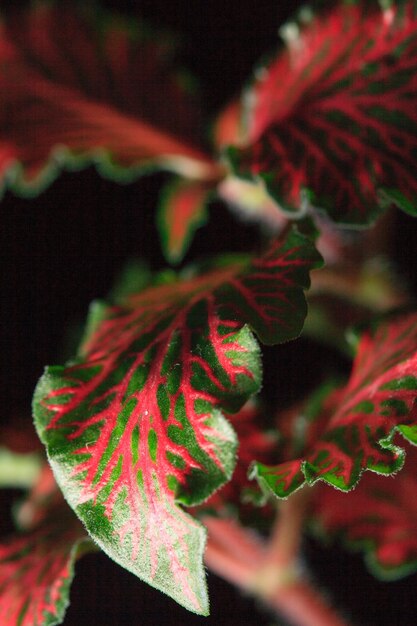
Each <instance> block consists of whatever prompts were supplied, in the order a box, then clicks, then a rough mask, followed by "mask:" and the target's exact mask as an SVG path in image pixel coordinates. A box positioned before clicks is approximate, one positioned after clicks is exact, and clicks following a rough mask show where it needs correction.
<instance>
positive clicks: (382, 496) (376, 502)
mask: <svg viewBox="0 0 417 626" xmlns="http://www.w3.org/2000/svg"><path fill="white" fill-rule="evenodd" d="M416 463H417V448H415V447H412V446H407V448H406V462H405V465H404V468H403V469H402V471H401V472H400V473H399V474H398V475H396V476H395V477H393V478H392V477H386V476H379V475H377V474H374V473H368V474H367V475H366V476H364V477H363V479H362V481H361V483H360V484H359V485H358V486H357V488H356V489H354V490H353V491H352V492H351V493H349V494H348V495H346V494H343V493H340V491H336V490H335V489H329V487H327V486H326V485H320V487H319V489H318V490H317V492H316V493H315V494H314V498H313V502H312V504H313V507H314V508H313V514H314V525H315V527H316V528H317V527H318V530H319V535H320V536H321V537H323V538H324V539H327V538H328V536H329V535H334V534H336V533H337V534H338V535H340V536H341V537H342V538H343V540H344V542H345V543H346V544H347V546H349V547H352V548H353V549H358V548H359V549H361V550H363V551H364V552H365V554H366V560H367V564H368V566H369V568H370V569H371V571H372V572H373V573H375V575H376V576H378V577H379V578H383V579H389V580H392V579H396V578H400V577H402V576H404V575H406V574H409V573H410V572H412V571H415V570H416V569H417V501H416V500H415V498H414V493H415V491H416V487H417V485H416V482H417V473H416Z"/></svg>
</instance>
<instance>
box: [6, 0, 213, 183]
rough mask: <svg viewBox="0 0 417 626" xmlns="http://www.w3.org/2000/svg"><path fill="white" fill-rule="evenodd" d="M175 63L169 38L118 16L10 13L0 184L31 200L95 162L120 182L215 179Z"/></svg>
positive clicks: (81, 11)
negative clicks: (156, 177) (168, 175)
mask: <svg viewBox="0 0 417 626" xmlns="http://www.w3.org/2000/svg"><path fill="white" fill-rule="evenodd" d="M171 66H172V45H171V43H170V41H169V39H168V38H167V35H166V33H162V34H160V36H155V34H152V33H150V32H148V31H147V29H146V28H145V27H144V26H143V25H142V24H136V23H135V22H133V21H131V20H130V21H128V20H127V19H126V20H123V19H122V18H121V17H120V16H111V15H109V14H105V13H102V12H100V11H97V10H94V9H91V10H88V7H84V8H81V7H80V6H79V5H78V6H77V5H76V6H75V7H74V6H73V7H72V8H71V7H70V6H69V5H68V4H62V3H61V4H59V5H58V4H57V5H56V6H54V5H53V3H50V2H45V1H44V2H39V3H36V4H34V5H33V7H32V8H31V9H30V10H28V11H26V12H25V11H17V12H16V11H15V12H13V13H12V14H11V15H10V16H8V17H7V19H4V21H3V22H2V23H0V93H1V96H0V181H2V183H3V184H4V185H6V186H9V187H10V188H12V189H14V190H15V191H17V192H19V193H22V194H33V193H37V192H38V191H39V190H40V189H41V188H42V187H44V186H46V185H47V184H49V183H50V181H51V180H52V179H53V178H55V176H56V175H57V173H58V171H59V169H60V168H62V167H64V166H65V167H68V168H80V167H83V166H85V165H88V164H91V163H94V164H95V165H96V167H97V168H98V170H99V171H100V172H102V173H103V174H105V175H108V176H111V177H115V178H116V179H118V180H131V179H133V178H135V177H136V176H138V175H139V174H140V173H142V172H143V171H144V170H146V169H149V168H150V167H162V168H166V169H169V170H173V171H176V172H180V173H183V174H185V175H186V176H189V177H191V178H192V177H196V178H199V177H202V178H206V177H208V178H210V177H213V176H215V175H216V171H217V166H215V165H214V164H213V162H212V160H211V159H210V158H209V157H207V156H206V155H205V153H204V152H203V151H202V150H201V149H200V147H199V145H200V144H199V138H198V135H199V130H200V127H201V123H200V111H199V107H198V106H197V104H196V102H195V100H194V99H193V97H191V95H190V93H188V92H187V88H186V80H185V77H184V74H180V73H179V72H177V73H174V72H173V71H172V69H171ZM188 91H189V90H188Z"/></svg>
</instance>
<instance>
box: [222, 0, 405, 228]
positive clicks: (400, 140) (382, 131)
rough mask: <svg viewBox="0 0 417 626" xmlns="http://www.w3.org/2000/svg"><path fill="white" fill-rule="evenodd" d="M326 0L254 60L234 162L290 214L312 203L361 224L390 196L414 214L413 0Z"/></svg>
mask: <svg viewBox="0 0 417 626" xmlns="http://www.w3.org/2000/svg"><path fill="white" fill-rule="evenodd" d="M325 4H326V6H327V8H328V10H327V11H322V12H320V13H318V14H317V15H313V14H312V13H311V12H309V11H307V10H304V11H303V12H302V14H301V17H302V18H303V19H302V20H301V21H299V22H294V23H292V24H289V25H287V26H286V28H285V29H283V32H284V35H285V39H286V46H285V47H284V49H283V50H281V51H280V52H279V54H278V55H277V56H275V57H274V58H272V60H271V61H270V62H269V63H268V64H267V65H266V66H264V67H261V68H259V69H258V70H257V72H256V79H255V81H254V83H253V85H252V87H251V88H250V90H249V92H248V93H247V94H245V100H244V102H245V103H246V110H244V111H243V114H242V115H243V116H244V119H245V120H246V121H247V127H246V137H245V145H242V142H240V143H239V144H238V145H237V146H234V147H233V148H231V149H230V150H229V153H228V154H229V160H230V163H231V166H232V169H233V170H234V171H235V172H236V173H237V174H238V175H239V176H242V177H244V178H246V177H249V178H252V179H255V180H261V181H262V182H263V183H264V184H265V185H266V188H267V190H268V192H269V193H270V194H271V196H272V197H273V198H274V199H275V201H276V202H277V204H278V205H279V206H280V207H281V208H282V209H283V210H285V211H287V212H288V213H289V214H292V215H294V214H295V213H300V212H301V213H302V212H303V211H305V210H307V208H308V207H309V206H310V205H313V206H315V207H318V208H320V209H322V210H325V211H326V212H328V213H329V215H331V217H332V218H333V219H334V220H336V221H338V222H342V223H347V224H364V223H368V222H370V221H372V220H373V219H374V218H375V217H376V215H377V214H378V212H380V210H381V208H383V207H386V206H387V205H389V204H391V203H393V204H396V205H398V206H399V207H400V208H402V209H403V210H405V211H407V212H408V213H411V214H413V215H415V214H416V213H417V183H416V181H417V158H416V154H417V116H416V104H417V72H416V68H417V35H416V33H417V7H416V4H415V2H414V0H407V1H406V2H400V3H397V4H395V3H393V4H392V5H390V6H389V8H387V9H385V10H383V11H382V10H381V9H380V6H379V3H378V2H377V1H376V0H371V1H370V2H366V3H364V2H358V3H352V2H349V1H347V0H346V1H339V2H338V3H335V4H332V3H325ZM335 5H336V6H335ZM303 20H304V21H303Z"/></svg>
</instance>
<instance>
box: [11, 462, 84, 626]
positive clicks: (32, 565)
mask: <svg viewBox="0 0 417 626" xmlns="http://www.w3.org/2000/svg"><path fill="white" fill-rule="evenodd" d="M18 520H19V522H20V524H21V526H22V531H21V532H20V533H18V534H15V535H13V536H11V537H7V538H3V539H2V540H1V541H0V623H1V624H4V626H54V625H55V624H60V623H62V621H63V618H64V615H65V611H66V608H67V606H68V603H69V589H70V585H71V581H72V578H73V575H74V563H75V560H76V558H77V556H79V554H80V551H81V550H82V545H84V544H85V542H88V540H87V536H86V533H85V531H84V529H83V527H82V525H81V524H80V522H79V521H78V520H77V518H76V517H75V516H74V514H73V513H72V511H71V509H70V508H69V507H68V505H67V504H66V503H65V501H64V499H63V497H62V495H61V494H60V492H59V490H58V488H57V486H56V483H55V479H54V477H53V475H52V472H51V470H50V468H49V467H48V466H46V465H45V466H44V469H43V471H42V473H41V475H40V478H39V480H38V481H37V483H36V485H35V487H34V489H33V491H32V493H31V494H30V496H29V498H28V499H27V500H25V502H24V503H23V504H22V505H21V507H20V509H19V513H18ZM85 545H87V544H85Z"/></svg>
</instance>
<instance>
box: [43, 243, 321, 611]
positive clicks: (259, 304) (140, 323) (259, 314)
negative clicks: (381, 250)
mask: <svg viewBox="0 0 417 626" xmlns="http://www.w3.org/2000/svg"><path fill="white" fill-rule="evenodd" d="M318 263H319V256H318V254H317V252H316V251H315V249H314V247H313V246H312V244H311V243H310V242H309V241H308V240H307V239H305V238H304V237H303V236H302V235H299V234H298V233H297V232H296V231H294V232H291V233H290V234H289V236H288V238H287V239H285V240H280V241H275V242H274V243H273V245H272V246H271V247H270V249H268V250H267V252H266V253H265V254H264V255H263V256H261V257H255V258H251V257H245V258H243V259H242V258H239V259H236V258H235V260H234V261H233V262H229V263H225V260H224V259H223V261H219V264H218V267H217V268H216V269H212V270H211V271H208V272H207V273H205V274H202V275H197V276H195V277H190V278H189V279H188V280H180V279H173V282H169V283H168V284H162V285H156V286H151V287H149V288H147V289H145V290H144V291H143V292H141V293H138V294H137V295H133V296H131V297H129V298H127V299H126V300H125V302H124V304H123V305H121V306H118V307H113V308H109V309H106V308H104V309H103V308H100V307H99V308H97V307H96V308H95V309H94V310H93V313H92V315H93V318H94V322H93V323H90V325H89V328H90V332H89V334H88V338H87V339H86V341H85V343H84V345H83V347H82V351H81V353H80V356H79V358H78V359H77V360H76V361H74V362H73V363H70V364H69V365H67V366H66V367H52V368H49V369H47V371H46V373H45V375H44V376H43V378H42V379H41V381H40V383H39V385H38V388H37V391H36V394H35V401H34V409H35V415H36V425H37V428H38V432H39V435H40V437H41V439H42V441H43V442H44V443H45V444H46V446H47V450H48V454H49V458H50V461H51V464H52V467H53V469H54V472H55V476H56V477H57V480H58V483H59V484H60V486H61V488H62V490H63V492H64V493H65V495H66V498H67V499H68V501H69V502H70V504H71V506H72V507H73V508H74V510H75V511H76V513H77V514H78V516H79V517H80V518H81V519H82V521H83V522H84V524H85V525H86V527H87V529H88V531H89V533H90V534H91V536H92V537H93V538H94V539H95V541H96V542H97V543H98V544H99V545H100V546H101V547H102V548H103V550H104V551H105V552H106V553H107V554H108V555H109V556H111V557H112V558H113V559H114V560H115V561H116V562H118V563H120V564H121V565H122V566H123V567H125V568H126V569H129V570H130V571H132V572H134V573H135V574H137V575H138V576H139V577H140V578H142V579H143V580H145V581H147V582H148V583H150V584H151V585H153V586H155V587H156V588H158V589H161V590H162V591H164V592H165V593H167V594H168V595H171V596H172V597H173V598H175V599H176V600H177V601H178V602H179V603H181V604H183V605H185V606H186V607H187V608H189V609H191V610H193V611H196V612H198V613H206V612H207V599H206V591H205V578H204V570H203V567H202V555H203V549H204V543H205V531H204V529H203V528H202V527H201V525H200V524H199V523H198V522H196V521H195V520H194V519H193V518H192V517H190V516H189V515H188V514H186V513H185V512H184V510H183V509H182V508H181V507H180V506H178V504H179V503H182V504H185V505H196V504H199V503H201V502H202V501H204V500H205V499H206V498H207V497H208V496H209V495H210V494H211V493H213V492H214V491H215V490H216V489H217V488H218V487H220V486H221V485H222V484H223V483H225V482H226V481H227V480H228V479H229V478H230V476H231V474H232V471H233V468H234V464H235V435H234V432H233V430H232V428H231V427H230V426H229V424H228V422H227V421H226V420H225V418H224V417H223V415H222V414H221V412H220V409H221V408H223V409H225V410H227V411H229V412H234V411H237V410H238V409H239V408H240V406H241V405H242V404H243V403H244V402H245V401H246V400H247V398H248V397H249V396H250V395H251V394H252V393H254V392H255V391H257V389H258V387H259V383H260V362H259V348H258V345H257V343H256V341H255V339H254V337H253V335H252V333H251V331H250V330H249V328H248V326H247V324H248V325H249V326H251V327H252V328H253V330H255V332H256V333H257V334H258V336H259V337H260V338H261V340H263V341H266V342H268V343H274V342H280V341H284V340H287V339H290V338H292V337H294V336H296V335H297V334H298V333H299V332H300V330H301V326H302V323H303V319H304V316H305V312H306V309H305V306H306V305H305V299H304V295H303V288H305V287H307V286H308V284H309V269H311V268H312V267H314V266H316V265H317V264H318ZM94 326H95V328H94Z"/></svg>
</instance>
